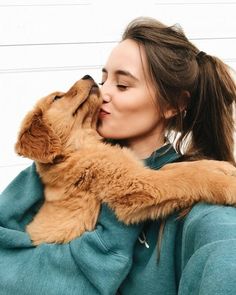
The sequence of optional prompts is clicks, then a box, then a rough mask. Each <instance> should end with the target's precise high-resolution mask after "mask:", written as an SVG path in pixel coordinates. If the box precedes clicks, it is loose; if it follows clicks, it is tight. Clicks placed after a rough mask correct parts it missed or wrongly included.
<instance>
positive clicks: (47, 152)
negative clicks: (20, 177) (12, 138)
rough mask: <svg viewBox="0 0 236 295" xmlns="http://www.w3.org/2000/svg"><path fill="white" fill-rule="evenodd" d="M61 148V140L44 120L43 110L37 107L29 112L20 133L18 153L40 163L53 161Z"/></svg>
mask: <svg viewBox="0 0 236 295" xmlns="http://www.w3.org/2000/svg"><path fill="white" fill-rule="evenodd" d="M61 150H62V146H61V141H60V139H59V137H58V136H57V135H56V134H55V133H54V132H53V130H52V128H51V127H50V126H48V124H46V123H45V122H44V120H43V117H42V110H41V109H39V108H37V109H35V110H33V111H31V112H30V113H28V115H26V117H25V119H24V120H23V123H22V127H21V130H20V132H19V135H18V140H17V143H16V145H15V151H16V153H17V154H19V155H20V156H23V157H27V158H30V159H32V160H34V161H37V162H40V163H52V162H53V160H54V159H55V158H56V156H59V155H60V154H61Z"/></svg>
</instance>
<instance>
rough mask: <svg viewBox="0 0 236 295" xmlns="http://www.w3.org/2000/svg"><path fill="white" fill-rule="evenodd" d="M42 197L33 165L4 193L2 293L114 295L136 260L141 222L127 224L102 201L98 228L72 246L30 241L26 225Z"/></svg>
mask: <svg viewBox="0 0 236 295" xmlns="http://www.w3.org/2000/svg"><path fill="white" fill-rule="evenodd" d="M42 200H43V187H42V184H41V181H40V179H39V177H38V175H37V173H36V170H35V165H34V164H33V165H32V166H31V167H29V168H27V169H26V170H24V171H23V172H21V173H20V174H19V175H18V176H17V177H16V178H15V179H14V180H13V181H12V183H10V185H9V186H8V187H7V188H6V189H5V190H4V191H3V193H2V194H1V196H0V278H1V280H0V289H1V290H4V292H5V293H4V295H8V294H9V295H10V294H11V295H12V294H22V295H24V294H25V295H28V294H32V295H39V294H50V295H54V294H55V295H60V294H63V295H65V294H70V295H73V294H82V295H83V294H90V295H93V294H94V295H95V294H102V295H106V294H115V293H116V291H117V289H118V287H119V286H120V284H121V282H122V281H123V280H124V278H125V276H126V275H127V273H128V272H129V269H130V267H131V264H132V255H133V247H134V244H135V242H136V240H137V238H138V235H139V233H140V232H141V230H142V226H141V225H135V226H126V225H124V224H123V223H121V222H119V221H118V220H117V219H116V217H115V215H114V213H113V212H112V211H111V210H110V209H109V208H108V207H107V206H106V205H103V206H102V209H101V213H100V216H99V220H98V224H97V226H96V229H95V230H94V231H91V232H86V233H85V234H83V235H82V236H81V237H79V238H77V239H75V240H73V241H71V242H70V243H68V244H64V245H57V244H41V245H40V246H38V247H34V246H32V244H31V241H30V238H29V236H28V234H27V233H26V232H25V226H26V224H28V223H29V221H30V220H31V219H32V217H33V215H34V214H35V212H37V210H38V208H39V207H40V205H41V203H42Z"/></svg>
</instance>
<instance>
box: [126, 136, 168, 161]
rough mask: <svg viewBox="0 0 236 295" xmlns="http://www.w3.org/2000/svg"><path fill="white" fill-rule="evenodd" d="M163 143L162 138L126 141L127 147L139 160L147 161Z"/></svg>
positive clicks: (150, 137) (151, 137)
mask: <svg viewBox="0 0 236 295" xmlns="http://www.w3.org/2000/svg"><path fill="white" fill-rule="evenodd" d="M164 143H165V137H164V136H159V137H158V136H153V135H151V136H148V137H147V136H145V138H140V137H139V138H132V139H129V140H128V147H129V148H130V149H131V150H132V151H133V152H134V153H135V155H136V156H137V157H138V158H139V159H147V158H148V157H150V156H151V154H152V153H153V152H154V151H156V150H157V149H159V148H160V147H162V146H163V145H164Z"/></svg>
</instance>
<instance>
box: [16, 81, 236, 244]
mask: <svg viewBox="0 0 236 295" xmlns="http://www.w3.org/2000/svg"><path fill="white" fill-rule="evenodd" d="M101 103H102V100H101V97H100V95H99V90H98V88H97V85H96V84H95V83H94V81H93V80H92V79H81V80H79V81H78V82H76V83H75V84H74V85H73V86H72V88H71V89H70V90H69V91H68V92H67V93H62V92H55V93H52V94H50V95H49V96H47V97H45V98H43V99H41V100H40V101H39V102H38V103H37V104H36V106H35V108H34V109H33V110H32V111H31V112H30V113H28V114H27V116H26V117H25V119H24V121H23V123H22V127H21V129H20V132H19V136H18V141H17V143H16V147H15V148H16V151H17V153H18V154H19V155H22V156H24V157H28V158H31V159H33V160H34V161H35V163H36V167H37V171H38V173H39V175H40V176H41V179H42V182H43V184H44V186H45V202H44V204H43V206H42V207H41V208H40V210H39V212H38V213H37V214H36V216H35V218H34V219H33V221H32V222H31V223H30V224H29V225H28V226H27V231H28V233H29V234H30V236H31V238H32V241H33V243H34V244H35V245H38V244H40V243H42V242H48V243H49V242H55V243H66V242H69V241H71V240H72V239H74V238H76V237H78V236H80V235H81V234H82V233H83V232H84V231H90V230H93V229H94V227H95V224H96V221H97V217H98V214H99V210H100V205H101V203H102V202H105V203H107V204H108V205H109V206H110V207H111V208H112V209H113V210H114V211H115V213H116V215H117V217H118V218H119V219H120V220H121V221H123V222H125V223H127V224H130V223H136V222H140V221H143V220H146V219H155V218H158V217H165V216H167V215H168V214H170V213H172V212H174V211H175V210H178V209H182V208H186V207H188V206H191V205H192V204H194V203H195V202H198V201H206V202H211V203H217V204H235V203H236V181H235V175H236V174H235V168H234V167H233V166H231V165H229V164H228V163H225V162H221V163H220V162H217V161H206V160H202V161H196V162H189V163H187V162H184V163H178V164H169V165H166V166H165V167H164V168H162V169H161V170H159V171H154V170H150V169H148V168H146V167H144V166H143V164H142V163H141V162H140V161H139V160H138V159H136V157H135V156H134V154H133V153H132V152H131V151H130V150H128V149H126V148H120V147H118V146H111V145H109V144H105V143H103V141H102V139H101V138H100V136H99V135H98V134H97V132H96V123H97V116H98V112H99V108H100V105H101Z"/></svg>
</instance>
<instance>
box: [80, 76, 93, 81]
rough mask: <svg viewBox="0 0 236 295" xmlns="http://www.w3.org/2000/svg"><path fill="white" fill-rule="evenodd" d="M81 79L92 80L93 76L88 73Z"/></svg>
mask: <svg viewBox="0 0 236 295" xmlns="http://www.w3.org/2000/svg"><path fill="white" fill-rule="evenodd" d="M82 80H93V78H92V77H91V76H89V75H85V76H84V77H83V78H82Z"/></svg>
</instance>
